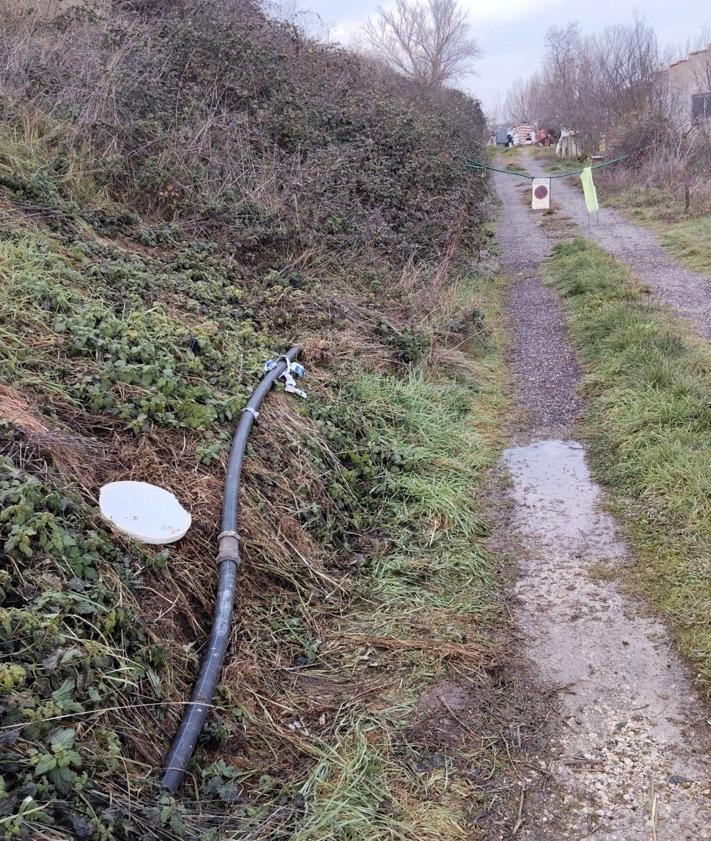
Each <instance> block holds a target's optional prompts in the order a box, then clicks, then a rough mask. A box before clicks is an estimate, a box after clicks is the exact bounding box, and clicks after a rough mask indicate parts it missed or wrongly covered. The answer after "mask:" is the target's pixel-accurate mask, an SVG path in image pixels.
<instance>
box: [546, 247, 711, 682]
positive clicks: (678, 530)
mask: <svg viewBox="0 0 711 841" xmlns="http://www.w3.org/2000/svg"><path fill="white" fill-rule="evenodd" d="M549 272H550V276H551V278H552V280H553V281H554V283H555V285H556V287H557V288H558V290H559V291H560V293H561V295H562V297H563V300H564V302H565V305H566V308H567V311H568V314H569V317H570V334H571V337H572V339H573V342H574V344H575V346H576V347H577V349H578V351H579V353H580V357H581V359H582V362H583V364H584V366H585V369H586V371H587V376H586V378H585V383H584V389H585V392H586V395H587V397H588V407H589V408H588V410H587V414H586V417H585V430H586V433H587V436H588V437H589V439H590V442H591V447H590V458H591V462H592V467H593V470H594V473H595V475H596V477H597V478H598V479H599V480H600V481H601V482H602V483H603V484H604V485H605V486H606V487H607V489H608V491H609V495H610V499H611V501H612V505H613V507H614V510H615V513H616V514H617V515H618V517H619V518H620V520H621V522H622V523H623V525H624V528H625V531H626V534H627V537H628V539H629V541H630V543H631V545H632V547H633V549H634V554H635V558H636V561H635V564H634V567H633V569H632V572H631V575H632V580H633V582H634V584H635V586H636V587H637V588H638V589H639V590H640V591H642V592H643V593H644V594H645V595H646V596H647V597H649V598H650V599H651V600H652V602H653V603H654V604H655V605H656V607H657V608H658V610H659V611H660V612H661V614H662V615H663V616H664V617H665V618H666V619H667V620H668V621H669V622H670V624H671V626H672V627H673V629H674V630H675V632H676V634H677V638H678V640H679V645H680V648H681V650H682V651H683V652H684V653H685V654H686V655H687V656H688V657H689V658H690V659H691V660H692V662H693V663H694V665H695V666H696V667H697V669H698V676H699V681H700V683H701V684H702V686H703V687H704V688H705V689H706V690H707V691H708V690H709V688H711V622H710V621H709V616H710V615H711V610H710V609H711V438H710V437H709V429H710V428H711V352H710V351H709V349H708V346H707V345H705V344H703V343H701V342H697V341H696V340H695V339H693V338H692V337H691V336H690V335H689V334H688V333H687V332H686V331H685V329H684V327H683V326H682V325H680V324H679V323H678V322H676V321H674V320H673V319H672V317H671V316H670V315H669V314H668V313H667V312H666V311H664V310H662V309H661V308H659V307H657V306H655V305H653V304H651V303H650V302H649V301H648V299H647V297H646V296H645V294H644V292H642V291H641V290H640V289H638V288H637V287H636V285H635V283H634V280H633V279H632V277H631V275H630V273H629V272H628V271H627V270H626V269H625V268H624V267H622V266H621V265H620V264H619V263H617V262H616V261H615V260H614V259H612V258H611V257H609V256H608V255H607V254H606V253H605V252H604V251H602V250H601V249H599V248H597V247H596V246H594V245H591V244H590V243H588V242H586V241H584V240H575V241H573V242H568V243H561V244H559V245H557V246H556V247H555V250H554V255H553V257H552V259H551V261H550V263H549Z"/></svg>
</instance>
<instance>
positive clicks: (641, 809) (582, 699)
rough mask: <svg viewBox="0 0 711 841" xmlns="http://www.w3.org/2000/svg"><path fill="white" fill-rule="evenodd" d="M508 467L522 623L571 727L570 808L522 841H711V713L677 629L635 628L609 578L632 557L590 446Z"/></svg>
mask: <svg viewBox="0 0 711 841" xmlns="http://www.w3.org/2000/svg"><path fill="white" fill-rule="evenodd" d="M504 463H505V465H506V467H507V468H508V470H509V473H510V475H511V478H512V481H513V484H512V489H511V495H512V497H513V500H514V502H515V511H514V526H515V528H516V530H517V531H518V532H519V536H520V538H521V543H522V544H523V545H524V546H525V547H526V550H525V556H524V557H522V558H521V560H520V564H521V578H520V580H519V582H518V585H517V589H516V595H517V597H518V598H519V600H520V605H519V607H518V609H517V613H518V616H517V619H518V622H519V624H520V627H521V628H522V629H523V631H524V632H525V634H526V636H527V645H528V651H529V654H530V656H531V658H532V659H533V660H534V661H535V663H536V664H537V665H538V667H539V669H540V672H541V674H542V676H543V679H544V681H545V682H546V683H548V684H549V685H550V686H553V687H555V688H557V689H558V690H559V694H560V696H561V706H562V715H563V719H564V725H563V727H562V733H561V734H560V735H559V737H558V738H557V740H556V743H555V744H554V745H553V750H552V755H553V757H554V760H553V765H552V767H551V768H550V772H551V775H552V780H551V781H552V783H553V785H554V787H557V788H559V789H560V798H561V800H560V801H559V802H558V803H557V804H555V803H552V802H550V799H549V798H548V797H544V798H543V799H542V803H541V804H537V813H536V812H532V811H531V808H530V806H529V814H530V815H531V818H530V820H529V821H527V822H526V824H524V826H523V828H522V829H521V832H520V834H519V835H517V838H525V839H529V841H547V840H548V839H551V841H553V839H554V841H569V840H570V841H572V840H573V839H575V841H577V839H582V838H587V837H589V836H590V835H592V837H593V838H594V839H595V841H642V839H644V841H649V840H650V839H657V841H692V839H693V841H702V839H707V840H708V839H711V800H710V799H709V786H710V785H711V768H709V766H708V764H705V760H704V758H703V757H704V756H705V751H704V746H703V745H701V744H700V743H699V736H698V732H699V730H698V729H696V728H699V726H702V727H703V724H704V709H703V707H702V705H701V703H700V702H699V701H698V699H697V698H696V695H695V693H694V691H693V688H692V686H691V684H690V681H689V679H688V677H687V675H686V672H685V669H684V667H683V666H682V664H681V663H680V661H679V659H678V658H677V657H676V655H675V654H674V652H673V651H672V649H671V643H670V641H669V638H668V635H667V633H666V631H665V629H664V628H663V627H662V626H661V625H660V624H659V623H658V622H656V621H655V620H653V619H649V618H646V617H641V616H637V615H634V614H633V613H632V612H631V608H630V602H629V600H628V599H626V598H624V597H623V596H622V595H621V594H620V592H619V591H618V589H617V587H616V585H615V584H614V583H613V582H612V581H610V580H609V576H604V575H601V574H600V570H601V568H603V569H604V565H605V564H612V565H619V564H620V563H623V562H624V560H625V555H626V550H625V546H624V544H623V543H622V541H621V540H620V538H619V536H618V534H617V533H616V528H615V524H614V521H613V520H612V518H611V517H609V516H608V515H607V514H605V513H604V512H603V511H601V510H600V509H599V501H600V490H599V488H598V487H597V485H595V484H594V482H593V481H592V479H591V477H590V474H589V471H588V468H587V465H586V462H585V455H584V451H583V448H582V446H581V445H580V444H577V443H575V442H571V441H553V440H549V441H539V442H537V443H533V444H530V445H528V446H523V447H514V448H511V449H509V450H507V451H506V453H505V455H504ZM531 782H533V780H531ZM532 805H533V804H532ZM653 815H654V816H655V821H654V822H655V826H654V829H653V827H652V821H653ZM655 833H656V834H655Z"/></svg>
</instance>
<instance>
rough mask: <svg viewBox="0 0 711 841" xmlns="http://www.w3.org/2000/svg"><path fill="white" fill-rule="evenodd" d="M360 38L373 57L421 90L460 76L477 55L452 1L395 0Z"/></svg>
mask: <svg viewBox="0 0 711 841" xmlns="http://www.w3.org/2000/svg"><path fill="white" fill-rule="evenodd" d="M363 35H364V37H365V40H366V42H367V43H368V45H369V46H370V47H371V49H372V50H373V52H374V53H375V54H376V55H377V56H378V57H379V58H381V59H383V60H384V61H386V62H387V63H388V64H390V65H391V66H392V67H394V68H395V69H396V70H398V71H400V72H401V73H403V74H404V75H405V76H408V77H409V78H412V79H417V80H418V81H420V82H423V83H424V84H426V85H433V86H441V85H444V84H445V83H446V82H449V81H452V80H453V79H456V78H458V77H459V76H462V75H463V74H464V73H466V72H467V71H469V70H470V69H471V63H472V61H473V59H475V58H476V57H477V56H478V55H479V54H480V50H479V47H478V46H477V43H476V41H475V40H474V39H473V38H471V37H470V35H469V23H468V22H467V13H466V12H465V11H464V10H463V9H461V8H459V6H458V5H457V0H395V5H394V6H393V7H392V8H389V9H384V8H382V7H381V8H379V9H378V11H377V12H376V13H375V15H374V16H373V17H372V18H371V19H370V20H368V21H367V23H366V24H365V25H364V27H363Z"/></svg>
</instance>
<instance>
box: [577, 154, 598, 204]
mask: <svg viewBox="0 0 711 841" xmlns="http://www.w3.org/2000/svg"><path fill="white" fill-rule="evenodd" d="M580 180H581V181H582V184H583V195H584V196H585V204H586V205H587V207H588V213H597V211H598V210H599V209H600V205H599V204H598V203H597V190H596V189H595V184H594V182H593V176H592V169H591V168H590V167H589V166H586V167H585V169H584V170H583V171H582V172H581V173H580Z"/></svg>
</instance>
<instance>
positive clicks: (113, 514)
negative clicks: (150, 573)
mask: <svg viewBox="0 0 711 841" xmlns="http://www.w3.org/2000/svg"><path fill="white" fill-rule="evenodd" d="M99 508H100V509H101V513H102V515H103V516H104V517H105V518H106V519H107V520H108V521H109V522H110V523H112V524H113V525H114V526H115V527H116V529H118V531H120V532H121V533H122V534H126V535H128V536H129V537H133V538H134V539H135V540H140V541H141V542H142V543H151V544H153V545H160V544H163V543H174V542H175V541H176V540H180V538H181V537H184V536H185V534H186V533H187V531H188V529H189V528H190V523H191V522H192V517H191V516H190V514H189V513H188V512H187V511H186V510H185V509H184V508H183V506H182V505H181V504H180V503H179V502H178V500H177V499H176V497H175V496H174V495H173V494H172V493H171V492H170V491H167V490H166V489H165V488H159V487H158V486H157V485H149V484H148V482H110V483H109V484H108V485H104V486H103V488H102V489H101V491H100V493H99Z"/></svg>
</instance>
